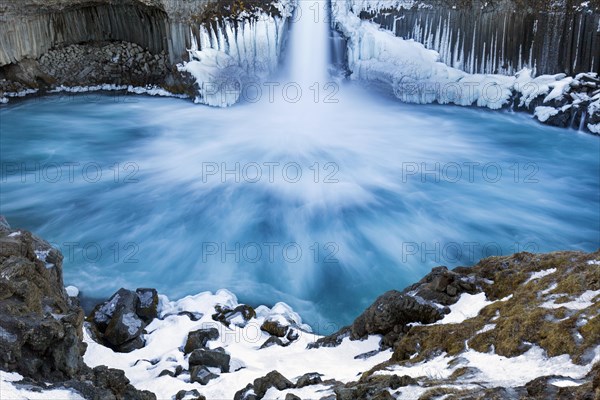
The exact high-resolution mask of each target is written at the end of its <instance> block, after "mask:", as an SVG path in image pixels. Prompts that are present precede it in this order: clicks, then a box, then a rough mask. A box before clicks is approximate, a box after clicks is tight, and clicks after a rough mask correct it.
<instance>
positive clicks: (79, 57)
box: [0, 0, 279, 98]
mask: <svg viewBox="0 0 600 400" xmlns="http://www.w3.org/2000/svg"><path fill="white" fill-rule="evenodd" d="M259 14H261V15H262V14H266V15H278V14H279V9H278V8H277V7H276V6H275V5H273V4H272V3H271V2H269V1H262V0H260V1H253V2H247V3H246V2H235V1H218V2H217V1H213V0H191V1H175V0H124V1H119V2H115V1H111V0H100V1H90V0H48V1H38V0H23V1H9V2H3V3H2V5H0V23H1V24H2V27H3V29H2V30H1V31H0V98H3V97H4V93H9V94H10V93H18V92H24V91H27V90H35V89H41V90H46V89H52V88H55V87H57V86H61V85H64V86H67V87H72V86H93V85H125V86H127V85H132V86H135V87H146V86H147V85H151V86H155V85H157V86H159V87H161V88H163V89H165V90H167V91H168V92H170V93H173V94H179V95H186V96H189V97H193V96H194V94H195V89H194V81H193V80H191V79H190V77H189V75H188V74H182V73H181V72H179V71H177V68H176V64H177V63H180V62H182V61H187V60H188V49H191V48H192V47H193V44H194V42H198V43H200V44H201V46H203V47H214V48H217V49H219V50H223V51H225V50H226V49H225V47H227V48H229V46H233V43H224V42H223V43H222V41H221V42H218V43H217V42H214V43H213V42H212V40H213V39H210V40H211V42H210V43H205V42H202V40H203V39H206V38H205V34H208V35H211V34H212V35H215V37H217V36H222V34H223V32H224V28H223V27H220V28H217V25H215V24H218V21H223V20H224V19H231V20H232V21H235V22H232V23H231V24H230V25H228V27H230V28H231V29H230V30H229V31H228V34H231V35H232V36H231V38H228V39H227V40H237V39H236V38H237V36H238V34H239V35H240V36H254V37H255V39H256V37H258V36H260V35H261V32H258V31H256V30H255V29H251V28H252V26H254V25H253V24H250V23H248V24H244V23H238V22H239V21H251V20H253V21H255V20H256V19H257V18H258V17H257V16H258V15H259ZM213 30H214V31H213ZM217 30H218V32H217ZM238 30H239V32H238ZM201 32H202V34H201ZM207 37H208V36H207ZM251 39H252V38H249V37H244V39H241V40H242V41H244V43H245V42H246V41H248V40H251ZM215 40H216V39H215ZM224 46H225V47H224ZM250 50H252V49H250V48H249V47H248V48H247V49H246V48H245V49H244V54H245V52H246V51H250ZM234 52H235V53H236V56H238V58H240V57H242V56H240V54H238V53H239V52H237V51H234ZM256 56H257V54H254V56H252V55H248V57H249V59H248V60H244V59H239V60H238V61H240V62H246V63H248V62H251V61H249V60H252V59H254V58H256ZM9 97H10V96H9Z"/></svg>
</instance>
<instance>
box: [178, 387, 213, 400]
mask: <svg viewBox="0 0 600 400" xmlns="http://www.w3.org/2000/svg"><path fill="white" fill-rule="evenodd" d="M175 400H206V397H204V396H202V395H201V394H200V392H199V391H197V390H196V389H193V390H180V391H179V392H177V394H176V395H175Z"/></svg>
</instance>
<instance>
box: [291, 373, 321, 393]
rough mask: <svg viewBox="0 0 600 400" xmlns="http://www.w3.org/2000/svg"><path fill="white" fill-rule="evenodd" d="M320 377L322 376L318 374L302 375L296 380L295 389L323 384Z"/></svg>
mask: <svg viewBox="0 0 600 400" xmlns="http://www.w3.org/2000/svg"><path fill="white" fill-rule="evenodd" d="M321 376H322V375H321V374H319V373H318V372H309V373H307V374H304V375H302V376H301V377H300V378H298V381H297V382H296V387H297V388H298V389H300V388H303V387H305V386H310V385H318V384H319V383H321V382H323V380H322V379H321Z"/></svg>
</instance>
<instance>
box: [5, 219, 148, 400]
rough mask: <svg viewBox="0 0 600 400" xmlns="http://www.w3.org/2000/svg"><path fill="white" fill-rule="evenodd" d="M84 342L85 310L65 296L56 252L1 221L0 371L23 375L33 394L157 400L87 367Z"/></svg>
mask: <svg viewBox="0 0 600 400" xmlns="http://www.w3.org/2000/svg"><path fill="white" fill-rule="evenodd" d="M82 337H83V310H82V309H81V308H80V307H79V306H78V305H76V304H74V303H73V302H72V301H71V299H69V298H68V296H67V295H66V293H65V290H64V284H63V278H62V255H61V254H60V252H58V251H57V250H55V249H52V248H51V247H50V245H49V244H48V243H47V242H45V241H44V240H42V239H40V238H38V237H36V236H35V235H32V234H31V233H29V232H27V231H24V230H20V231H17V230H12V229H10V226H9V225H8V223H6V220H5V219H4V218H3V217H0V368H2V370H4V371H8V372H12V371H14V372H18V373H20V374H22V375H23V376H25V377H26V379H28V381H27V384H26V386H27V387H29V388H30V389H32V390H43V389H48V388H67V389H72V390H74V391H76V392H78V393H80V394H81V395H82V396H83V397H84V398H86V399H102V400H104V399H131V400H136V399H139V400H154V399H156V396H154V394H152V393H150V392H145V391H139V390H137V389H135V388H134V387H133V386H131V385H130V384H129V380H128V379H127V378H126V377H125V374H124V372H123V371H120V370H116V369H109V368H107V367H96V368H94V369H91V368H89V367H88V366H87V365H85V364H84V362H83V359H82V355H83V353H84V351H85V348H86V346H85V344H84V343H83V341H82ZM48 383H50V385H48ZM16 384H17V385H18V383H16Z"/></svg>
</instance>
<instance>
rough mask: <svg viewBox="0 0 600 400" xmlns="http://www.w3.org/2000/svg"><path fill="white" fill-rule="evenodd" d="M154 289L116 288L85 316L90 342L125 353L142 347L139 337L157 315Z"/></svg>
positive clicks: (142, 342)
mask: <svg viewBox="0 0 600 400" xmlns="http://www.w3.org/2000/svg"><path fill="white" fill-rule="evenodd" d="M157 306H158V293H157V292H156V290H155V289H137V290H136V291H135V292H133V291H131V290H127V289H124V288H121V289H119V290H118V291H117V292H116V293H115V294H113V295H112V296H111V297H110V298H109V299H108V300H107V301H105V302H103V303H100V304H98V305H97V306H96V307H94V309H93V310H92V312H91V313H90V315H89V317H88V321H89V322H91V324H92V332H91V336H92V338H93V339H94V340H96V341H98V342H100V343H102V344H104V345H106V346H108V347H110V348H112V349H113V350H115V351H118V352H122V353H128V352H131V351H133V350H135V349H139V348H142V347H144V344H145V342H144V340H143V339H142V338H141V334H142V333H143V331H144V328H145V327H146V325H147V324H148V323H150V322H151V321H152V320H153V319H154V318H156V317H157V315H158V310H157Z"/></svg>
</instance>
